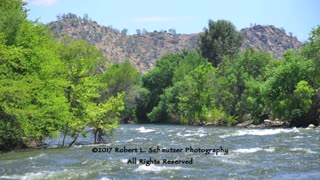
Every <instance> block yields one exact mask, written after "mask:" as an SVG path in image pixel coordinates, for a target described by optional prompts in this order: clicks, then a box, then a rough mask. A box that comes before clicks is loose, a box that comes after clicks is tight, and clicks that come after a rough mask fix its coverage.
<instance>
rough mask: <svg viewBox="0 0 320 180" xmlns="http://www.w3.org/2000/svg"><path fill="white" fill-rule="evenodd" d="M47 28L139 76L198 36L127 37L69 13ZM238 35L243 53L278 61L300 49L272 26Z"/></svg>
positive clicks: (164, 33)
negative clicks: (257, 53)
mask: <svg viewBox="0 0 320 180" xmlns="http://www.w3.org/2000/svg"><path fill="white" fill-rule="evenodd" d="M49 26H50V27H51V29H52V32H53V33H54V34H55V36H56V37H57V38H59V37H61V36H63V35H69V36H71V37H72V38H74V39H84V40H86V41H88V42H89V43H91V44H93V45H95V46H96V47H97V48H98V49H99V50H101V52H102V53H103V54H104V55H105V56H106V57H107V61H109V62H112V63H116V62H123V61H125V60H129V61H130V62H131V63H132V64H134V65H135V67H136V68H137V69H138V70H139V71H140V72H146V71H148V70H150V69H151V68H152V67H153V66H154V65H155V63H156V61H157V60H158V59H159V58H160V57H161V56H162V55H164V54H166V53H176V52H180V51H182V50H183V49H188V50H191V49H196V48H197V47H198V34H177V33H176V32H175V30H174V29H170V30H168V31H160V32H158V31H154V32H147V31H146V30H137V34H135V35H127V30H126V29H123V30H122V31H120V30H118V29H115V28H112V27H110V26H108V27H106V26H102V25H99V24H97V22H95V21H93V20H90V19H89V18H88V17H84V18H81V17H78V16H76V15H74V14H71V13H69V14H66V15H62V16H59V17H58V21H55V22H51V23H49ZM204 26H206V24H204ZM240 32H241V33H242V35H243V37H244V44H243V45H242V47H241V49H242V50H244V49H245V48H247V47H253V48H256V49H258V50H262V51H266V52H268V53H270V54H271V55H272V56H273V57H277V58H281V56H282V54H283V52H285V51H286V50H288V49H295V50H297V49H299V48H300V47H301V46H302V43H301V42H299V41H298V39H297V38H296V37H293V36H292V34H290V35H288V34H286V32H285V30H284V29H279V28H276V27H274V26H272V25H268V26H261V25H255V26H253V27H250V28H244V29H242V30H240Z"/></svg>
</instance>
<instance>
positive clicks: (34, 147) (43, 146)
mask: <svg viewBox="0 0 320 180" xmlns="http://www.w3.org/2000/svg"><path fill="white" fill-rule="evenodd" d="M247 123H248V122H247ZM121 124H125V125H126V124H131V125H149V124H150V123H147V124H139V123H121ZM239 124H240V126H238V125H239ZM239 124H237V125H234V126H223V125H211V124H209V125H207V124H198V125H184V126H198V127H220V128H237V129H244V130H245V129H252V130H265V129H294V128H302V129H320V125H319V126H314V125H313V127H309V126H311V125H312V124H311V125H309V126H308V127H289V126H286V127H285V126H281V127H279V126H278V127H272V126H269V127H266V126H262V124H259V125H254V126H250V125H252V124H246V121H245V122H243V123H239ZM243 124H245V125H246V126H242V125H243ZM154 125H160V124H157V123H154ZM161 125H173V124H161ZM178 126H180V125H178ZM104 144H109V143H104ZM79 145H84V146H88V145H97V146H99V145H103V144H101V143H100V144H94V143H91V144H90V143H88V144H77V143H76V144H75V146H79ZM72 147H74V146H72ZM64 148H65V149H67V148H70V147H68V146H65V147H61V146H51V145H49V144H47V143H41V144H37V145H35V144H33V145H31V146H30V145H29V146H28V145H27V144H24V145H23V146H19V147H18V148H13V149H10V150H8V148H3V146H2V145H0V153H1V154H2V153H10V152H15V151H18V152H20V151H28V150H43V149H64Z"/></svg>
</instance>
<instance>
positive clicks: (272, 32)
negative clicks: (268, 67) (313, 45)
mask: <svg viewBox="0 0 320 180" xmlns="http://www.w3.org/2000/svg"><path fill="white" fill-rule="evenodd" d="M240 32H241V33H242V36H243V37H244V43H243V45H242V47H241V49H242V50H244V49H246V48H248V47H253V48H256V49H258V50H261V51H266V52H269V53H271V54H272V56H273V57H277V58H281V57H282V54H283V53H284V52H285V51H286V50H288V49H295V50H298V49H300V47H301V46H302V43H301V42H300V41H298V39H297V38H296V37H293V36H292V34H291V33H289V34H290V35H287V34H286V32H285V30H284V29H282V28H281V29H279V28H276V27H274V26H272V25H271V26H261V25H255V26H253V27H251V28H244V29H242V30H241V31H240Z"/></svg>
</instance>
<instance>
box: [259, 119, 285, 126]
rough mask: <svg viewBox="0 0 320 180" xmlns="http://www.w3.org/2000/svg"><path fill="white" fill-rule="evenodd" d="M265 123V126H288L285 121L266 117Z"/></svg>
mask: <svg viewBox="0 0 320 180" xmlns="http://www.w3.org/2000/svg"><path fill="white" fill-rule="evenodd" d="M263 124H264V125H265V127H286V126H288V123H287V122H285V121H279V120H275V121H272V120H270V119H265V120H264V121H263Z"/></svg>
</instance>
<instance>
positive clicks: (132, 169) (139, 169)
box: [0, 125, 320, 179]
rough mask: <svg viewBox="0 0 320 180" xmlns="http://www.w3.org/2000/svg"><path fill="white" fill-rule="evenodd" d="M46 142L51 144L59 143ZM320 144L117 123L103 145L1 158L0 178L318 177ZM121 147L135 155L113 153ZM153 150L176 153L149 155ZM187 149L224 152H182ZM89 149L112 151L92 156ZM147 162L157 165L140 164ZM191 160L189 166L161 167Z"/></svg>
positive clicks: (294, 132) (302, 132)
mask: <svg viewBox="0 0 320 180" xmlns="http://www.w3.org/2000/svg"><path fill="white" fill-rule="evenodd" d="M86 140H87V139H83V138H82V139H80V141H86ZM48 142H49V143H51V145H52V146H55V145H57V143H60V140H50V141H48ZM319 143H320V129H295V128H294V129H262V130H260V129H257V130H255V129H238V128H215V127H194V126H175V125H120V128H119V129H117V130H116V131H114V133H113V137H112V143H110V144H106V145H78V146H75V147H72V148H49V149H45V150H26V151H20V152H10V153H3V154H0V179H183V178H189V179H280V178H284V179H320V144H319ZM124 146H126V148H127V149H133V151H135V150H134V149H135V148H137V151H138V152H124V153H120V152H115V148H119V150H120V149H121V148H124ZM157 146H159V148H160V150H162V149H170V148H173V149H181V152H169V153H167V152H156V153H149V152H148V150H149V148H152V149H156V148H157ZM190 146H191V147H192V148H193V149H199V148H200V149H223V150H224V152H222V151H221V150H220V151H221V152H220V153H218V154H217V153H216V152H211V153H210V154H205V152H190V151H187V152H186V148H190ZM94 148H98V150H101V151H103V150H106V151H108V150H107V149H105V148H112V150H111V153H107V152H104V153H98V152H97V153H93V152H92V150H93V149H94ZM99 148H100V149H99ZM140 148H141V150H144V151H147V152H140ZM226 150H228V151H226ZM215 151H217V150H215ZM134 158H136V159H137V162H136V163H135V162H134ZM150 158H151V159H152V160H159V162H160V163H159V164H154V163H153V164H151V165H149V166H147V165H146V164H142V162H141V163H139V160H140V159H142V160H143V159H146V160H150ZM191 158H192V160H193V161H192V164H182V163H181V162H180V164H164V163H163V159H166V160H183V161H184V160H190V159H191ZM128 162H131V164H130V163H129V164H128ZM177 162H179V161H177Z"/></svg>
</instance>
